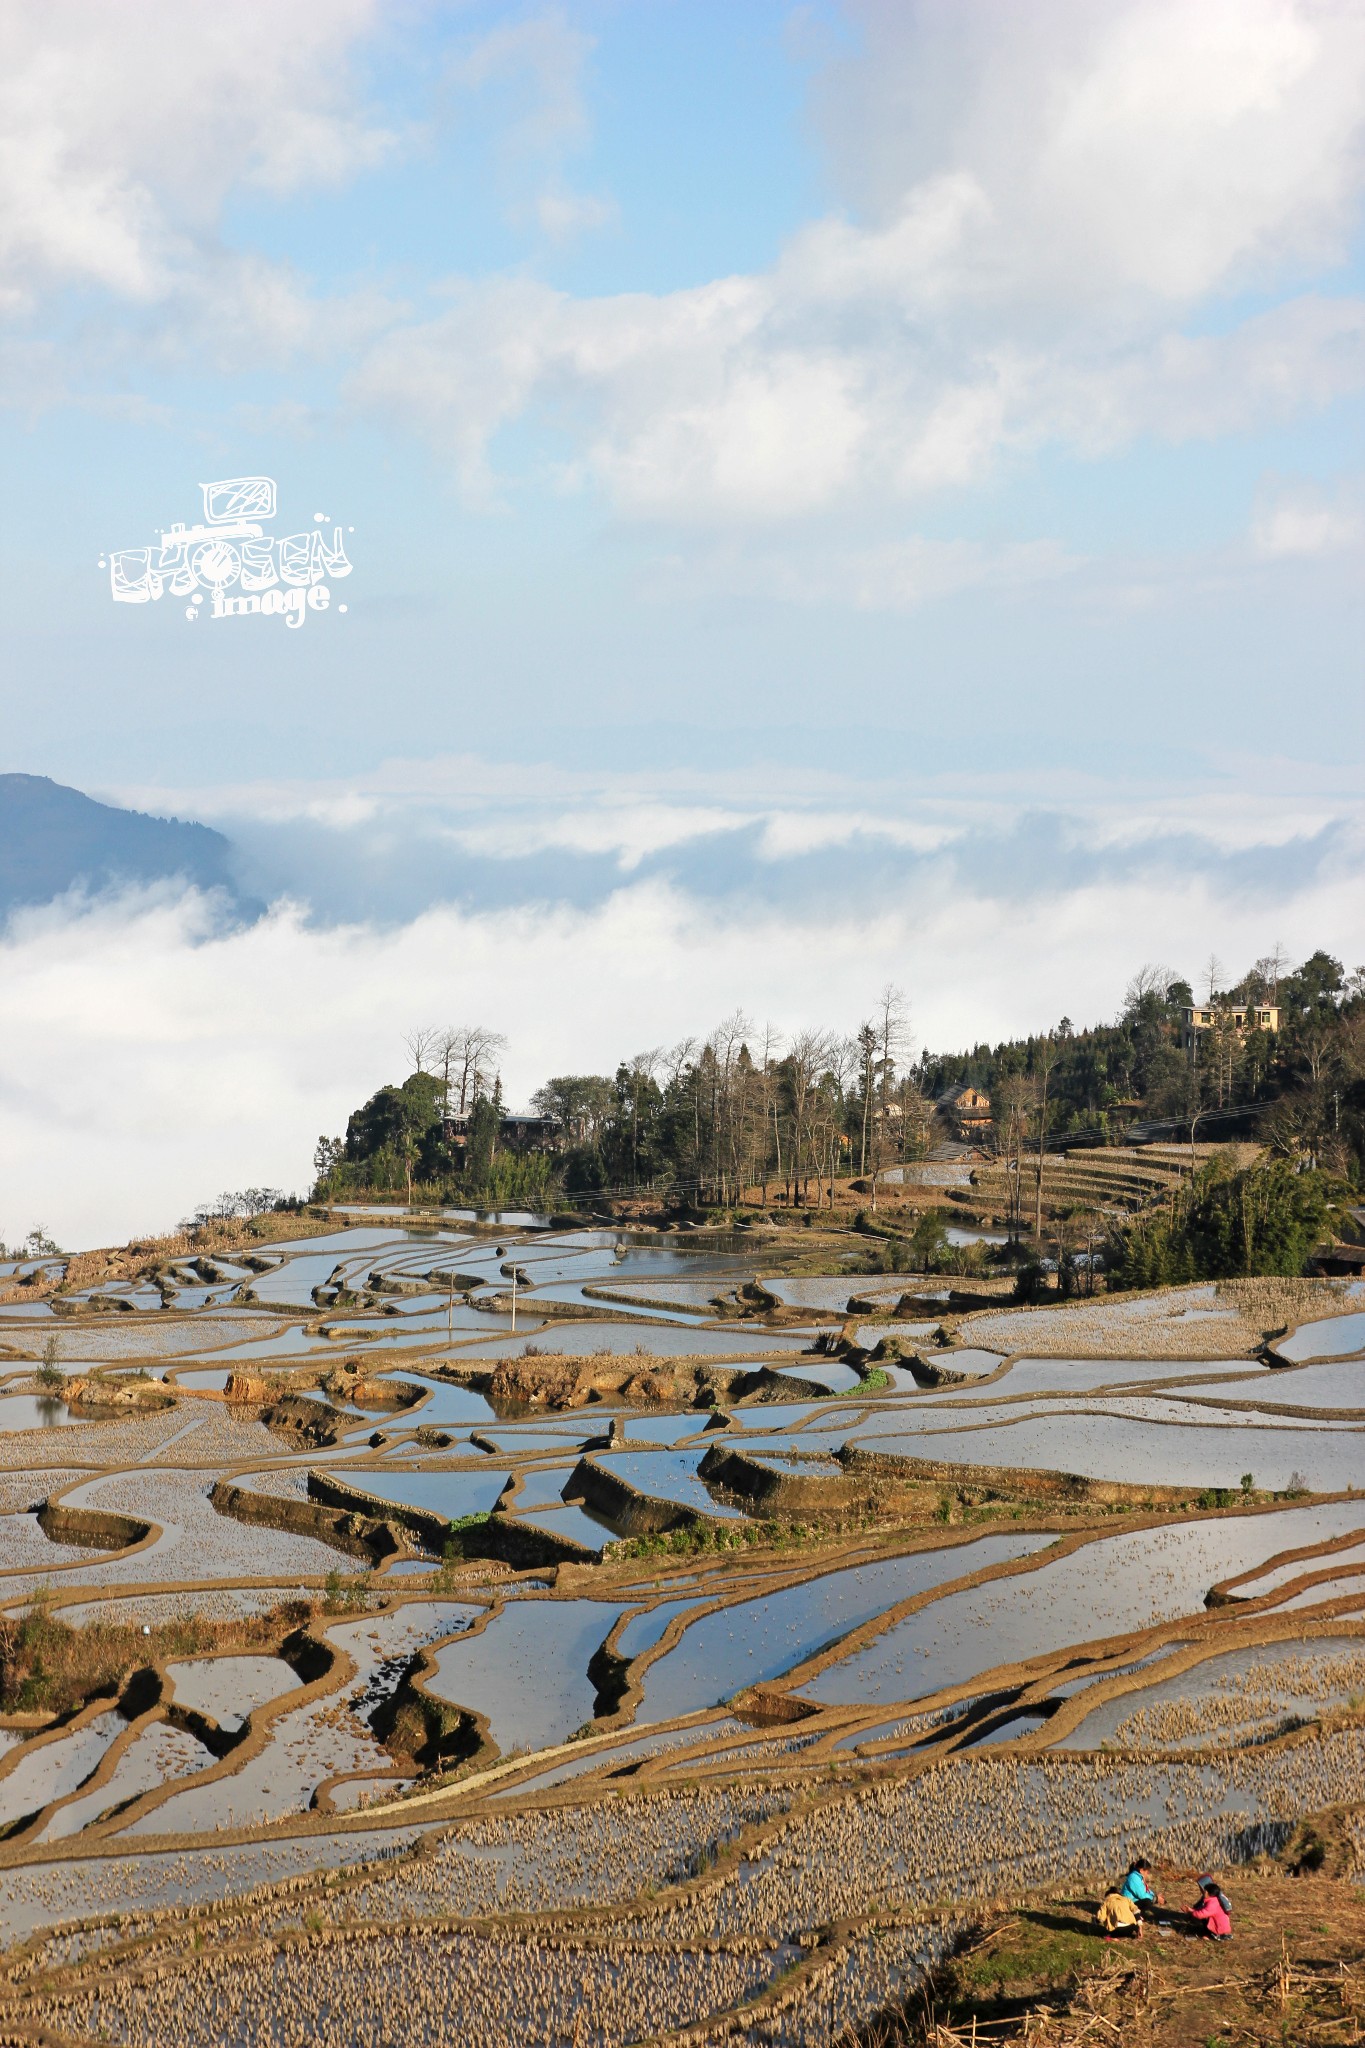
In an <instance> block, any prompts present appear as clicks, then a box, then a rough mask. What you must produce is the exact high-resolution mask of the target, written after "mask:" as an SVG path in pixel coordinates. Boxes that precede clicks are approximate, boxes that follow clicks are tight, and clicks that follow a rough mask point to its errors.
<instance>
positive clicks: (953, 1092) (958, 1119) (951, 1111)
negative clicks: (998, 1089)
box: [935, 1087, 991, 1140]
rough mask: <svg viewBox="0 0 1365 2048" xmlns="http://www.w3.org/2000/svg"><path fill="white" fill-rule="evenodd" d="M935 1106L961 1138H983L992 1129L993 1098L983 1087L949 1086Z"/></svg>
mask: <svg viewBox="0 0 1365 2048" xmlns="http://www.w3.org/2000/svg"><path fill="white" fill-rule="evenodd" d="M935 1107H936V1108H937V1110H938V1113H939V1115H940V1116H941V1117H943V1118H944V1120H945V1122H947V1123H949V1124H951V1125H952V1127H953V1129H954V1130H955V1131H956V1132H957V1135H958V1136H959V1137H960V1138H965V1139H968V1140H971V1139H974V1138H983V1137H985V1136H986V1134H987V1133H988V1132H989V1131H990V1129H991V1098H990V1096H989V1095H987V1094H986V1092H985V1090H984V1089H982V1088H971V1087H966V1088H949V1089H948V1090H947V1091H946V1092H945V1093H944V1094H942V1095H940V1096H939V1098H938V1101H937V1103H936V1104H935Z"/></svg>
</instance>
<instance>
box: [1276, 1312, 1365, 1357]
mask: <svg viewBox="0 0 1365 2048" xmlns="http://www.w3.org/2000/svg"><path fill="white" fill-rule="evenodd" d="M1276 1348H1277V1349H1278V1351H1279V1353H1280V1356H1281V1357H1282V1358H1288V1359H1302V1358H1345V1357H1347V1356H1349V1355H1350V1354H1351V1353H1352V1352H1355V1351H1365V1311H1362V1312H1361V1313H1359V1314H1356V1315H1349V1316H1329V1317H1327V1318H1325V1319H1324V1320H1323V1321H1322V1322H1318V1323H1302V1324H1300V1326H1299V1328H1298V1329H1297V1330H1295V1332H1294V1334H1293V1336H1292V1337H1286V1338H1285V1340H1284V1342H1283V1343H1282V1344H1280V1345H1278V1346H1277V1347H1276Z"/></svg>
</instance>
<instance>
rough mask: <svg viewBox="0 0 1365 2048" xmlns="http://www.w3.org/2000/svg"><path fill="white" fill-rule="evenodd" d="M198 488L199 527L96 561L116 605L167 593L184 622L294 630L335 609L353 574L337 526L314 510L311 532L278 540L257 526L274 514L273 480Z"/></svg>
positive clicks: (171, 530) (178, 529)
mask: <svg viewBox="0 0 1365 2048" xmlns="http://www.w3.org/2000/svg"><path fill="white" fill-rule="evenodd" d="M199 488H200V490H201V491H202V492H203V494H204V518H203V523H202V524H201V525H197V526H185V525H183V524H181V523H180V522H177V523H176V524H175V525H174V526H169V527H166V528H164V529H163V530H162V533H161V538H160V540H159V541H155V542H153V544H152V545H151V546H150V547H145V548H122V549H119V550H114V549H111V550H110V551H109V553H108V555H101V556H100V567H101V569H105V568H107V569H108V571H109V588H110V591H111V593H112V595H113V599H114V603H115V604H155V603H156V602H157V601H158V600H159V599H160V598H162V597H165V596H167V595H168V594H169V595H170V596H171V597H180V598H185V599H187V600H188V602H187V603H186V605H185V617H186V618H187V619H197V618H200V617H201V616H204V617H208V618H211V619H242V618H252V617H263V618H277V619H283V620H284V623H285V625H286V626H292V627H295V628H297V627H299V626H301V625H302V624H303V623H304V620H305V619H306V618H307V616H308V614H309V612H325V611H329V610H330V609H331V608H332V590H331V585H332V584H333V583H335V582H338V581H339V580H340V579H341V578H342V577H344V576H349V575H350V573H351V563H350V561H349V560H348V559H347V555H346V543H345V541H344V539H343V537H342V531H341V526H340V524H339V523H338V522H337V521H335V520H331V519H329V517H328V515H327V513H325V512H315V513H314V514H313V525H312V527H311V529H307V530H305V531H304V532H303V533H290V534H285V535H282V536H277V535H275V534H273V533H266V532H265V531H264V530H263V528H262V526H261V524H260V522H261V521H262V520H269V519H273V518H274V517H275V508H276V494H275V479H274V478H273V477H269V476H233V477H226V478H224V479H223V480H222V481H221V482H218V483H212V484H201V485H200V486H199ZM347 532H349V533H354V532H355V528H354V527H353V526H352V527H348V528H347ZM206 599H207V603H206V602H205V600H206ZM336 609H337V610H338V611H339V612H344V611H345V610H346V609H347V607H346V606H345V605H344V604H339V605H337V607H336Z"/></svg>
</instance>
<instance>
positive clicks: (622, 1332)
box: [467, 1295, 810, 1365]
mask: <svg viewBox="0 0 1365 2048" xmlns="http://www.w3.org/2000/svg"><path fill="white" fill-rule="evenodd" d="M530 1299H531V1300H532V1301H534V1299H535V1297H534V1295H532V1296H531V1297H530ZM485 1320H486V1321H487V1322H489V1323H494V1322H495V1320H496V1319H495V1318H494V1317H492V1316H489V1317H486V1318H485ZM518 1320H520V1319H518ZM536 1342H537V1344H538V1346H539V1349H540V1350H541V1351H542V1352H562V1353H564V1354H566V1355H567V1356H569V1357H572V1358H584V1357H591V1356H592V1355H593V1353H594V1352H599V1351H602V1352H608V1351H609V1352H611V1353H612V1354H613V1356H617V1357H619V1356H623V1355H627V1356H628V1355H629V1354H630V1353H631V1352H634V1351H639V1352H640V1353H642V1354H643V1355H644V1356H646V1357H648V1356H655V1357H660V1358H690V1357H694V1356H696V1357H705V1358H707V1359H710V1360H712V1361H713V1362H714V1363H715V1364H717V1365H723V1364H733V1365H748V1364H749V1363H750V1362H751V1361H752V1360H753V1359H754V1358H763V1357H765V1356H767V1355H769V1354H776V1353H780V1352H801V1351H804V1350H805V1349H806V1347H807V1345H808V1344H809V1342H810V1339H809V1338H808V1337H805V1336H781V1335H779V1334H778V1333H777V1332H776V1331H772V1330H765V1331H764V1332H763V1333H762V1334H761V1335H757V1336H753V1337H750V1336H746V1335H745V1334H744V1333H743V1331H740V1330H708V1329H682V1328H679V1327H678V1326H677V1325H676V1324H673V1323H668V1322H664V1321H662V1320H660V1321H658V1322H655V1323H653V1324H650V1325H649V1326H648V1327H646V1326H644V1325H642V1324H640V1323H636V1322H620V1323H580V1322H571V1323H555V1324H550V1325H548V1326H547V1327H546V1328H545V1329H544V1330H543V1331H542V1332H541V1334H540V1336H539V1337H538V1338H537V1340H536ZM523 1348H524V1347H523V1344H522V1340H521V1337H520V1336H517V1337H507V1338H504V1339H501V1340H496V1341H494V1342H493V1343H491V1344H471V1345H469V1346H468V1347H467V1349H468V1355H469V1356H470V1357H471V1358H516V1357H518V1356H519V1355H520V1353H521V1351H522V1350H523Z"/></svg>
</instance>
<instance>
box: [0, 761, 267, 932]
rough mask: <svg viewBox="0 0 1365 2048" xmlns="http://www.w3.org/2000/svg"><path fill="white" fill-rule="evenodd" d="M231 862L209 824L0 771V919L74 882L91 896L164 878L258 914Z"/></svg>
mask: <svg viewBox="0 0 1365 2048" xmlns="http://www.w3.org/2000/svg"><path fill="white" fill-rule="evenodd" d="M232 859H233V847H232V842H231V840H229V839H225V838H224V837H223V834H222V833H221V832H215V831H214V830H213V829H212V827H211V826H208V825H194V824H185V823H183V822H182V821H181V820H180V819H179V818H152V817H148V816H147V814H146V813H145V812H143V811H124V810H119V809H118V808H117V807H116V806H115V805H113V804H101V803H97V802H96V801H95V799H94V798H93V797H89V796H84V795H82V793H81V791H80V790H78V789H67V788H66V787H65V786H64V785H63V784H62V783H60V782H53V781H52V780H51V779H50V777H48V776H46V775H0V919H3V918H6V917H8V916H9V915H10V913H11V912H12V911H14V910H18V909H20V908H22V907H24V906H25V905H31V904H39V903H50V902H51V901H52V899H53V897H54V896H61V895H64V894H65V892H66V891H67V890H68V889H70V888H73V887H77V886H79V887H80V888H82V889H84V890H85V891H86V892H87V893H88V894H90V895H92V896H93V895H101V894H103V893H105V892H106V891H108V890H111V889H117V888H119V887H121V886H125V885H127V884H128V883H133V884H137V883H144V884H145V883H148V882H161V881H168V880H170V879H172V878H176V879H180V880H183V881H185V882H187V883H192V884H194V885H195V886H196V887H198V888H200V889H221V890H222V891H224V893H225V895H226V897H227V898H228V900H229V902H230V904H231V908H232V911H233V913H234V914H235V915H236V916H238V917H247V918H253V917H256V916H259V914H260V911H261V909H262V906H261V904H260V903H258V902H256V901H255V900H254V899H253V898H250V897H244V896H242V895H241V893H240V892H239V890H238V888H237V884H236V881H235V880H234V877H233V873H232Z"/></svg>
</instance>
